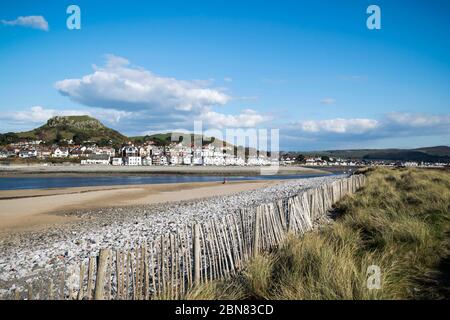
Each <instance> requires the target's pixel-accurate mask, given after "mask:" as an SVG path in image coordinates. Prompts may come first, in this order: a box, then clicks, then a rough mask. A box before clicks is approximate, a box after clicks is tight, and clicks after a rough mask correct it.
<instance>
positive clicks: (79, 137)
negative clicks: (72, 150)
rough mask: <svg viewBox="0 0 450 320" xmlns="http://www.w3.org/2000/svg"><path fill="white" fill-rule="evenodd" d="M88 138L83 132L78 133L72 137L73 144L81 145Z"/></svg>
mask: <svg viewBox="0 0 450 320" xmlns="http://www.w3.org/2000/svg"><path fill="white" fill-rule="evenodd" d="M88 139H89V137H88V135H87V134H86V133H84V132H78V133H76V134H75V135H74V136H73V142H74V143H75V144H82V143H83V142H84V141H86V140H88Z"/></svg>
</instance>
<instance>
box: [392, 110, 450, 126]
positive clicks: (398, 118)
mask: <svg viewBox="0 0 450 320" xmlns="http://www.w3.org/2000/svg"><path fill="white" fill-rule="evenodd" d="M386 122H387V123H389V124H391V125H399V126H404V127H413V128H436V127H441V126H443V127H446V128H448V129H449V130H450V115H429V114H423V113H400V112H392V113H388V114H387V115H386Z"/></svg>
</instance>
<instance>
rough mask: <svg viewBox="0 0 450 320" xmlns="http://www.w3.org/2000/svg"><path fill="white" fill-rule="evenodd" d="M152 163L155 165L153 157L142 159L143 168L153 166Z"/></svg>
mask: <svg viewBox="0 0 450 320" xmlns="http://www.w3.org/2000/svg"><path fill="white" fill-rule="evenodd" d="M152 163H153V161H152V157H150V156H147V157H143V158H142V165H143V166H151V165H152Z"/></svg>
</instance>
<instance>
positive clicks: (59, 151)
mask: <svg viewBox="0 0 450 320" xmlns="http://www.w3.org/2000/svg"><path fill="white" fill-rule="evenodd" d="M68 156H69V149H67V148H56V149H55V151H53V153H52V158H67V157H68Z"/></svg>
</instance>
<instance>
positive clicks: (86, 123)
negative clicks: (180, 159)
mask: <svg viewBox="0 0 450 320" xmlns="http://www.w3.org/2000/svg"><path fill="white" fill-rule="evenodd" d="M172 135H173V136H175V137H177V136H179V137H180V139H178V141H177V142H181V143H182V144H184V145H190V144H191V141H194V140H193V139H202V136H200V135H194V134H190V137H191V138H190V139H186V141H184V139H183V136H185V134H182V133H177V132H174V133H172V132H168V133H158V134H153V135H146V136H137V137H127V136H125V135H123V134H121V133H120V132H118V131H116V130H113V129H110V128H108V127H106V126H105V125H103V124H102V123H101V122H100V121H99V120H97V119H95V118H92V117H90V116H87V115H84V116H57V117H53V118H50V119H49V120H48V121H47V123H46V124H44V125H42V126H40V127H39V128H36V129H33V130H30V131H26V132H18V133H14V132H8V133H5V134H0V144H3V145H4V144H8V143H12V142H17V141H21V140H43V141H45V142H47V143H57V144H60V145H63V144H64V142H65V141H67V140H73V141H74V142H75V143H76V144H81V143H83V142H85V141H90V142H94V143H97V144H99V145H112V146H116V147H117V146H118V145H121V144H123V143H127V142H134V143H143V142H149V141H152V142H154V143H155V144H156V145H158V146H167V145H169V144H170V143H172V142H174V141H172ZM206 144H213V145H214V146H224V145H227V144H228V143H226V142H224V141H222V140H220V139H216V138H214V137H211V138H207V137H204V138H203V145H206ZM235 148H236V147H235Z"/></svg>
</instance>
